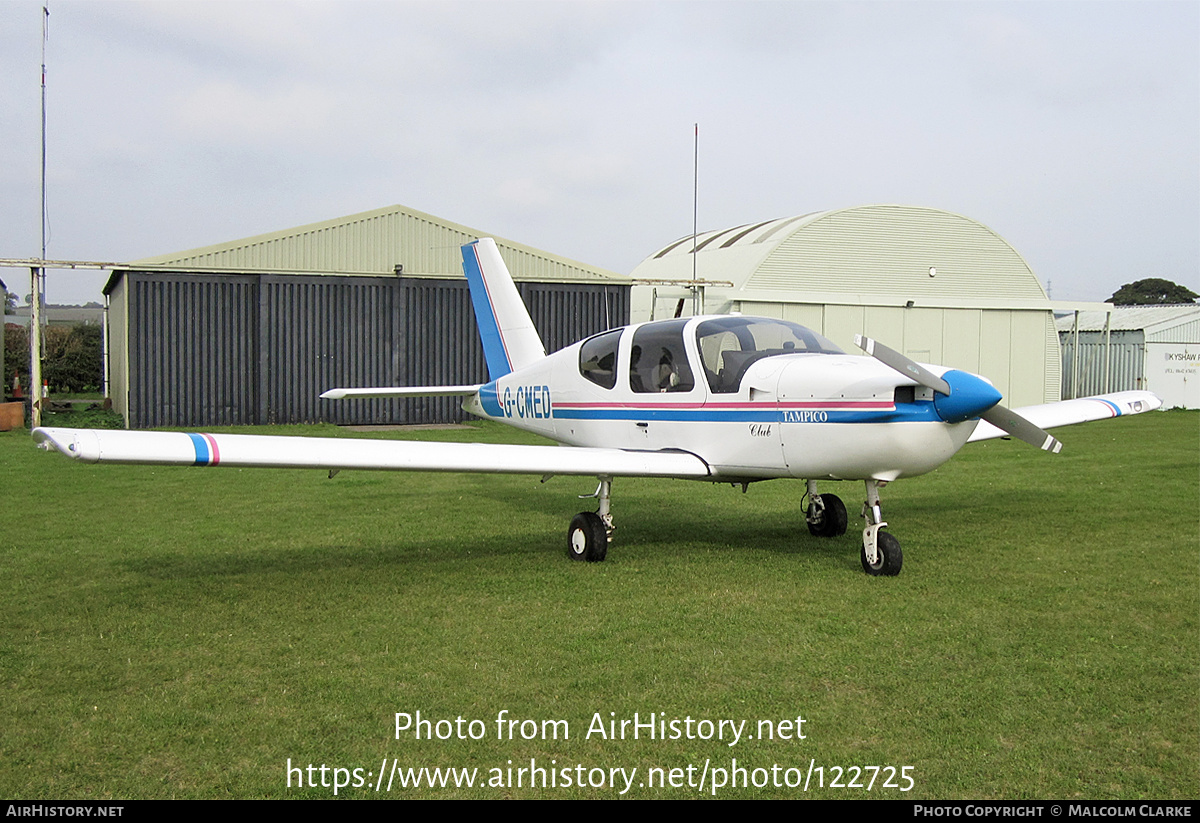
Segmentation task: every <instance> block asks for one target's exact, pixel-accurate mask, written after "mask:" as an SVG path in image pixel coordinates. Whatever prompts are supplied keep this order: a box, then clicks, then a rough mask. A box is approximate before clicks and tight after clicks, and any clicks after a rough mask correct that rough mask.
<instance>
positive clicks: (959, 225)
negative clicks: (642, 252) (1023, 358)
mask: <svg viewBox="0 0 1200 823" xmlns="http://www.w3.org/2000/svg"><path fill="white" fill-rule="evenodd" d="M632 276H633V277H634V278H635V279H645V280H680V279H688V278H690V277H691V276H692V237H691V235H688V236H687V237H683V238H680V239H679V240H676V241H675V242H673V243H671V244H669V245H667V246H665V247H663V248H661V249H659V250H658V251H656V252H655V253H653V254H651V255H650V256H649V257H647V258H646V259H645V260H643V261H642V262H641V263H640V264H639V265H638V266H637V268H636V269H634V271H633V274H632ZM696 276H697V277H699V278H701V279H709V280H728V281H732V282H733V283H734V288H733V290H732V292H731V293H730V296H731V297H732V298H733V299H740V300H746V299H754V297H755V296H758V295H771V296H772V297H774V298H775V299H781V298H782V299H789V298H788V296H789V295H790V299H792V300H803V301H804V302H813V301H814V300H830V299H834V298H835V296H837V295H843V296H844V295H847V294H850V295H855V296H857V298H858V299H857V300H856V302H875V301H883V302H888V303H891V302H895V301H896V300H897V299H898V298H902V299H903V300H915V301H916V302H918V303H923V304H925V305H929V304H930V303H931V302H935V303H962V302H964V301H966V302H971V303H980V302H987V301H990V302H993V303H1000V304H1005V305H1013V306H1014V307H1016V306H1021V307H1038V308H1049V303H1048V300H1047V297H1046V292H1045V291H1044V290H1043V288H1042V286H1041V284H1040V283H1039V282H1038V280H1037V277H1035V276H1034V273H1033V270H1032V269H1031V268H1030V267H1029V264H1028V263H1026V262H1025V260H1024V259H1023V258H1022V257H1021V255H1020V254H1019V253H1017V251H1016V250H1015V249H1014V248H1013V247H1012V246H1010V245H1009V244H1008V243H1007V242H1005V240H1004V239H1003V238H1002V237H1000V235H998V234H996V232H994V231H992V230H991V229H989V228H988V227H987V226H984V225H983V224H981V223H978V222H976V221H974V220H971V219H969V218H967V217H963V216H962V215H958V214H953V213H951V212H947V211H941V210H939V209H931V208H924V207H919V206H900V205H870V206H856V207H853V208H846V209H836V210H831V211H821V212H813V213H811V214H805V215H800V216H797V217H788V218H782V219H777V220H766V221H762V222H759V223H747V224H745V225H741V226H735V227H733V228H726V229H721V230H719V231H710V232H705V233H703V234H699V235H697V237H696Z"/></svg>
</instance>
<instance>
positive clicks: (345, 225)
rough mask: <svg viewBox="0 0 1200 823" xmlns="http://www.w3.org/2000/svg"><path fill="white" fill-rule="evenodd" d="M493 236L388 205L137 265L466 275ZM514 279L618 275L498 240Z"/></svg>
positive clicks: (618, 278) (613, 277)
mask: <svg viewBox="0 0 1200 823" xmlns="http://www.w3.org/2000/svg"><path fill="white" fill-rule="evenodd" d="M479 237H495V235H493V234H490V233H488V232H483V231H479V230H477V229H472V228H469V227H467V226H463V225H461V224H458V223H453V222H450V221H449V220H443V219H442V218H440V217H434V216H433V215H430V214H426V213H424V212H420V211H417V210H416V209H410V208H407V207H405V206H388V207H386V208H382V209H375V210H374V211H366V212H361V213H359V214H351V215H349V216H347V217H338V218H335V219H333V220H326V221H324V222H321V223H311V224H309V225H305V226H297V227H295V228H291V229H283V230H281V231H276V232H271V233H269V234H260V235H256V236H254V237H246V238H243V239H240V240H230V241H228V242H226V243H218V244H216V245H213V246H205V247H203V248H198V249H189V250H187V251H180V252H174V253H169V254H162V255H157V256H155V257H147V258H143V259H142V260H136V261H134V262H133V263H132V264H131V266H132V267H137V266H138V265H145V266H151V265H153V266H155V267H160V266H170V267H171V268H174V269H181V270H186V271H214V270H215V271H256V272H280V273H291V274H298V273H306V274H311V273H320V274H354V275H370V274H375V275H393V274H395V273H396V266H398V265H399V266H403V273H404V274H405V275H406V276H417V277H421V276H429V277H462V257H461V256H460V252H459V247H460V246H462V245H463V244H465V243H469V242H471V241H473V240H476V239H478V238H479ZM495 240H496V244H497V245H498V246H499V247H500V252H501V254H502V255H503V257H504V258H505V261H506V262H507V263H508V266H509V269H510V270H511V271H512V274H513V277H514V279H516V280H537V281H541V282H577V281H587V282H595V281H598V280H600V281H603V280H614V281H618V282H621V283H628V282H629V281H628V278H627V277H624V276H623V275H620V274H617V273H616V272H613V271H609V270H607V269H602V268H599V267H597V266H589V265H587V264H585V263H580V262H579V261H576V260H571V259H569V258H566V257H560V256H559V255H556V254H551V253H550V252H546V251H542V250H540V249H535V248H533V247H531V246H526V245H523V244H521V243H515V242H513V241H511V240H505V239H503V238H500V237H495Z"/></svg>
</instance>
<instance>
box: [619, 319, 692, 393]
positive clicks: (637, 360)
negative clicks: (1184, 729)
mask: <svg viewBox="0 0 1200 823" xmlns="http://www.w3.org/2000/svg"><path fill="white" fill-rule="evenodd" d="M687 323H688V319H687V318H683V319H681V320H668V321H666V322H664V323H647V324H646V325H645V326H641V327H639V328H638V329H637V331H635V332H634V333H633V349H632V352H631V356H630V358H629V388H631V389H633V390H634V391H635V392H686V391H691V390H692V389H693V388H695V386H696V379H695V377H693V376H692V369H691V366H689V365H688V358H687V350H686V349H685V348H684V346H683V327H684V326H685V325H687Z"/></svg>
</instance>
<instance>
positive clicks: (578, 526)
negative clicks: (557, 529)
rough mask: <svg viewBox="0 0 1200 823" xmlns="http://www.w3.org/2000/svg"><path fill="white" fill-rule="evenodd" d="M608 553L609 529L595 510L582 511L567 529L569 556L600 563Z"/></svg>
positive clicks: (573, 558)
mask: <svg viewBox="0 0 1200 823" xmlns="http://www.w3.org/2000/svg"><path fill="white" fill-rule="evenodd" d="M607 554H608V529H606V528H604V521H603V520H601V519H600V515H598V514H596V513H595V512H580V513H579V514H577V515H575V517H574V519H572V520H571V528H570V529H569V530H568V531H567V557H569V558H571V559H572V560H586V561H587V562H589V563H599V562H600V561H601V560H603V559H604V557H605V556H606V555H607Z"/></svg>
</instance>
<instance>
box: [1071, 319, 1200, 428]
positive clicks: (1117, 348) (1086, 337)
mask: <svg viewBox="0 0 1200 823" xmlns="http://www.w3.org/2000/svg"><path fill="white" fill-rule="evenodd" d="M1058 332H1059V335H1060V336H1061V338H1062V347H1063V388H1062V396H1063V398H1064V399H1067V398H1070V397H1081V396H1086V395H1089V394H1101V393H1104V392H1109V391H1124V390H1126V389H1148V390H1149V391H1152V392H1154V393H1155V394H1157V395H1158V396H1159V397H1161V398H1162V399H1163V406H1164V408H1168V409H1169V408H1174V407H1181V408H1185V409H1200V305H1197V304H1195V303H1190V304H1184V305H1168V306H1117V307H1115V308H1113V309H1112V310H1111V311H1080V312H1072V313H1070V314H1067V315H1064V316H1062V317H1060V318H1059V319H1058ZM1076 352H1079V356H1078V357H1076V356H1075V353H1076Z"/></svg>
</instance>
